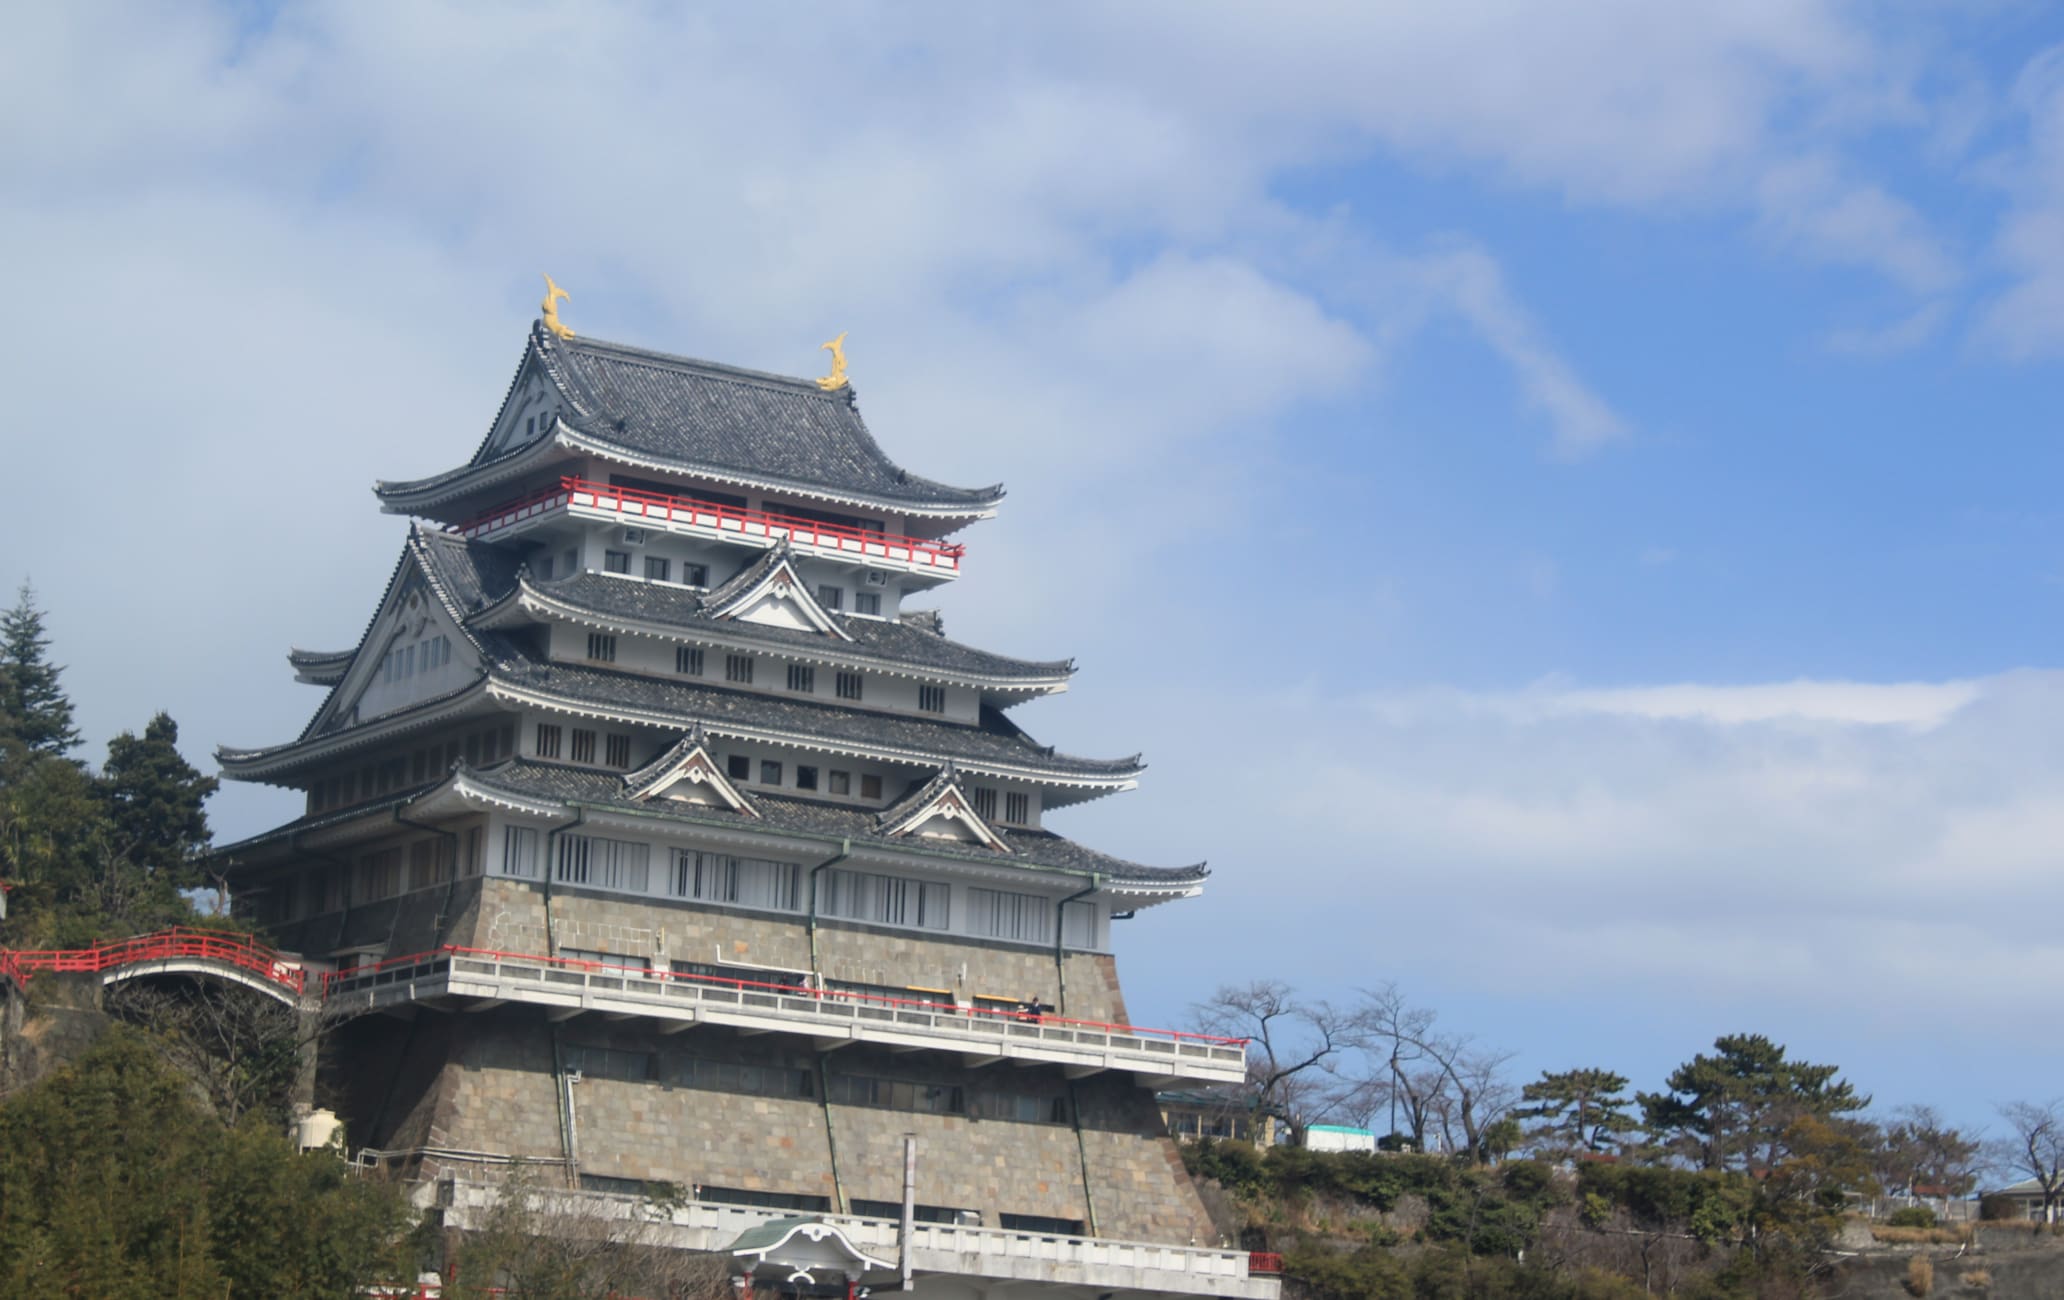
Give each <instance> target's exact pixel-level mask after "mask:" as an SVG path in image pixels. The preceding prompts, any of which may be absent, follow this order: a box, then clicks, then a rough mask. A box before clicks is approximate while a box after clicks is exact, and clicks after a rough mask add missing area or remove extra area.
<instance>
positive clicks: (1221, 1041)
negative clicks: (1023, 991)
mask: <svg viewBox="0 0 2064 1300" xmlns="http://www.w3.org/2000/svg"><path fill="white" fill-rule="evenodd" d="M451 957H472V958H478V959H481V960H485V961H494V962H520V963H523V964H524V965H528V966H538V967H545V968H550V969H559V970H571V971H581V972H584V973H587V974H611V975H619V976H625V977H633V976H634V977H636V978H639V979H649V980H671V981H675V982H678V983H687V984H702V985H709V986H712V987H717V988H728V989H733V990H736V991H740V992H747V991H750V992H758V993H770V994H777V995H780V996H784V997H803V998H810V999H812V1000H814V1001H822V1002H851V1003H858V1004H863V1005H867V1006H876V1007H888V1008H897V1009H908V1010H918V1011H927V1012H942V1013H949V1014H954V1015H962V1016H968V1017H970V1018H976V1019H983V1018H986V1019H991V1020H995V1021H1016V1022H1020V1023H1036V1024H1040V1025H1051V1026H1055V1027H1058V1028H1072V1029H1083V1030H1091V1031H1094V1032H1097V1033H1104V1034H1112V1033H1120V1034H1130V1035H1135V1036H1140V1037H1150V1038H1157V1039H1162V1040H1165V1041H1168V1042H1176V1043H1199V1044H1204V1045H1207V1046H1210V1047H1245V1046H1246V1044H1247V1040H1246V1039H1244V1038H1224V1037H1220V1036H1218V1035H1215V1034H1196V1033H1191V1032H1189V1031H1188V1030H1183V1029H1147V1028H1142V1027H1141V1026H1138V1025H1122V1024H1115V1023H1112V1022H1109V1021H1102V1020H1077V1019H1073V1018H1070V1017H1067V1016H1056V1015H1053V1014H1051V1013H1049V1012H1047V1011H1045V1010H1044V1009H1042V1010H1039V1011H1031V1010H1027V1009H1025V1008H1024V1007H1016V1008H1003V1007H984V1006H971V1007H970V1006H961V1005H959V1004H958V1003H954V1002H937V1001H929V1000H925V999H920V998H897V997H888V996H885V995H882V994H879V993H857V992H848V991H846V990H843V989H828V988H812V987H810V986H809V985H807V984H784V983H778V982H775V981H771V980H750V979H734V978H731V977H729V976H723V975H702V974H696V973H692V972H684V971H659V970H650V969H647V968H645V967H642V966H618V965H613V964H611V963H608V962H599V961H588V960H585V959H583V958H579V957H546V956H542V955H540V954H536V953H515V952H498V951H496V950H494V949H491V948H467V947H461V946H459V945H456V944H446V945H444V946H442V947H439V948H434V949H430V950H429V951H426V952H419V953H411V954H409V955H407V956H404V957H389V958H387V959H386V960H385V961H380V962H375V963H372V964H370V965H365V966H355V967H352V968H351V969H349V970H340V971H330V972H327V973H326V974H324V975H323V977H322V996H323V997H325V998H327V997H329V996H330V994H331V992H332V991H333V990H334V989H335V988H336V986H337V985H338V984H339V983H340V982H344V981H351V982H354V983H356V982H359V981H363V980H365V979H368V978H377V977H378V976H379V975H381V974H382V973H389V972H393V971H397V970H401V969H404V968H407V967H411V966H422V965H424V964H426V963H430V962H435V961H438V960H440V959H448V958H451ZM181 958H184V959H188V960H194V959H198V960H204V961H215V962H221V963H223V964H225V965H229V966H234V967H236V968H238V969H240V970H247V971H250V972H252V973H253V974H256V975H259V976H262V977H264V978H265V979H268V980H270V981H272V982H273V983H275V984H278V985H279V986H280V987H282V988H285V989H291V990H292V991H293V992H295V993H299V992H301V991H302V990H303V989H304V988H305V987H306V982H307V972H306V971H305V970H304V969H302V967H301V964H300V963H299V962H298V961H294V960H291V959H289V958H288V957H286V956H285V955H283V954H281V953H279V952H278V951H276V950H274V949H272V948H268V947H266V946H265V945H263V944H261V943H258V942H256V941H255V940H253V939H251V938H249V937H248V936H245V935H239V934H225V933H223V932H221V931H218V930H194V929H188V928H186V927H179V928H175V929H171V930H160V931H158V932H157V933H155V934H145V935H139V936H137V937H136V938H134V939H118V940H116V941H115V942H113V943H104V944H98V945H96V946H94V947H91V948H69V949H41V950H37V949H24V950H0V975H4V976H8V977H11V978H13V979H14V980H15V982H17V983H25V982H27V981H28V980H29V979H30V978H31V977H32V976H34V975H36V974H37V973H38V972H41V971H74V972H81V973H86V974H104V973H105V972H107V971H110V970H114V969H116V968H118V967H122V966H133V965H136V964H139V963H142V962H154V961H168V960H177V959H181Z"/></svg>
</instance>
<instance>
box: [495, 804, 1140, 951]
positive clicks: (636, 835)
mask: <svg viewBox="0 0 2064 1300" xmlns="http://www.w3.org/2000/svg"><path fill="white" fill-rule="evenodd" d="M563 822H564V819H559V820H553V819H541V818H529V817H523V816H516V815H511V814H506V813H496V814H494V815H493V816H492V817H490V818H489V822H488V833H487V838H486V849H485V853H486V866H487V874H489V875H492V876H499V875H502V874H503V871H502V862H503V854H504V845H505V844H506V841H507V835H508V828H509V827H511V826H527V827H531V828H534V829H536V830H537V832H538V841H537V845H538V847H537V852H538V870H539V873H540V874H539V875H538V876H536V877H526V879H542V876H543V873H545V872H548V871H549V870H550V869H551V864H550V862H549V861H547V860H546V858H547V856H548V854H547V849H546V845H545V839H546V833H547V832H548V831H550V830H551V829H552V828H553V827H554V826H557V825H561V824H563ZM578 833H579V834H584V835H600V836H603V837H605V838H608V839H620V840H631V841H637V842H642V843H645V844H648V845H650V846H651V859H650V861H651V870H650V871H649V873H648V876H649V878H650V881H651V888H650V889H648V890H646V891H645V892H644V893H642V894H635V893H630V892H627V891H613V890H603V889H596V888H593V887H591V886H579V887H578V888H580V889H582V890H584V891H586V892H590V893H596V894H608V895H611V896H614V897H623V898H634V899H644V900H646V901H648V902H650V903H651V904H652V905H653V906H654V908H655V909H656V910H655V913H654V915H653V920H652V925H653V928H654V929H658V928H659V927H661V926H663V925H664V924H665V915H664V912H663V911H659V910H657V909H661V908H665V909H672V908H692V909H695V910H698V911H707V910H711V909H710V907H709V906H708V905H706V904H702V903H699V902H696V901H694V900H690V899H681V898H676V897H674V896H673V895H672V894H670V893H669V892H668V891H669V882H670V880H671V876H672V870H673V855H674V852H675V850H677V849H695V850H699V851H702V852H709V853H726V854H731V855H734V856H738V857H767V858H773V857H776V856H777V855H775V854H773V853H770V852H764V851H761V852H755V851H753V850H750V849H741V848H740V847H739V846H738V845H737V844H735V843H719V842H717V841H715V840H712V839H710V838H709V837H708V836H707V835H706V834H701V833H699V832H698V831H697V829H696V828H693V827H686V826H683V827H677V828H676V827H668V828H654V827H653V826H652V825H651V824H650V823H640V824H635V825H634V824H629V823H625V824H615V823H612V822H611V821H610V820H609V819H608V817H607V816H606V815H599V816H598V815H593V814H591V816H590V819H589V820H588V822H587V823H585V824H584V825H583V826H582V827H581V828H580V830H579V832H578ZM835 847H836V846H833V848H834V849H835ZM828 855H829V853H828V851H827V853H821V854H815V855H810V854H788V855H780V858H781V860H784V861H790V862H794V863H797V864H798V865H800V866H803V867H806V868H807V867H812V866H815V865H817V864H818V863H820V862H822V861H824V860H825V858H826V857H827V856H828ZM840 865H841V866H842V867H844V868H846V869H849V870H853V871H862V872H867V873H870V874H874V875H889V876H900V877H903V878H905V879H908V880H918V881H924V882H927V883H931V884H944V885H946V886H947V888H948V889H949V891H950V892H951V898H950V901H949V903H948V905H947V911H948V916H949V920H950V922H951V924H950V925H948V926H947V928H945V929H943V930H936V929H928V928H919V927H917V926H883V927H882V928H885V929H905V930H908V931H909V932H910V933H912V934H925V935H934V936H941V937H949V936H958V937H961V938H979V939H981V940H982V941H983V942H985V943H999V942H1006V941H1003V940H997V939H991V938H988V937H986V936H978V935H970V934H969V933H968V930H967V928H966V927H967V919H968V916H969V915H970V907H969V904H968V891H969V890H970V889H1006V890H1010V891H1012V892H1016V893H1022V894H1033V895H1038V896H1041V897H1044V898H1046V899H1047V900H1048V901H1049V903H1050V904H1052V905H1053V906H1054V907H1056V908H1058V907H1059V905H1060V903H1061V902H1062V900H1064V899H1066V898H1067V897H1068V896H1069V895H1070V894H1073V893H1075V892H1077V890H1078V889H1080V888H1081V886H1082V885H1083V884H1084V883H1086V882H1083V881H1081V880H1078V879H1076V878H1074V877H1069V878H1067V879H1065V880H1054V881H1034V882H1027V883H1016V884H1013V883H1008V882H1003V883H1000V882H997V881H989V880H980V881H976V880H968V879H965V878H961V877H957V876H956V875H955V874H954V872H953V871H952V869H951V868H949V867H939V866H935V865H932V864H926V863H904V862H900V861H896V860H894V859H893V858H892V857H890V856H888V855H881V856H879V857H877V856H874V855H869V854H866V853H862V854H856V855H855V856H854V857H853V858H852V859H850V860H848V861H847V862H844V863H842V864H840ZM725 906H726V907H736V905H731V904H727V905H725ZM1071 906H1079V907H1082V908H1085V909H1087V910H1088V912H1089V913H1090V920H1089V924H1088V927H1087V928H1088V930H1089V932H1090V933H1089V935H1088V936H1087V942H1083V943H1076V942H1069V943H1066V944H1064V947H1065V948H1066V949H1067V950H1069V951H1076V952H1108V951H1109V950H1110V906H1109V904H1108V903H1106V902H1104V901H1102V900H1098V899H1087V900H1080V901H1079V902H1078V903H1076V904H1073V905H1071ZM736 910H739V911H754V910H758V909H753V908H744V907H736ZM807 910H808V901H807V895H805V898H804V903H803V906H802V909H801V910H799V911H797V912H774V911H768V912H767V913H766V914H767V915H770V916H801V915H804V914H805V913H806V912H807ZM1056 915H1058V913H1056ZM864 924H870V925H873V924H879V923H877V922H865V923H864ZM1069 937H1070V938H1074V937H1076V936H1072V935H1071V936H1069ZM1014 946H1017V947H1025V948H1037V949H1045V950H1051V948H1052V947H1053V942H1052V940H1051V939H1050V938H1049V939H1048V940H1047V941H1046V942H1044V943H1023V944H1016V945H1014ZM631 955H643V954H631Z"/></svg>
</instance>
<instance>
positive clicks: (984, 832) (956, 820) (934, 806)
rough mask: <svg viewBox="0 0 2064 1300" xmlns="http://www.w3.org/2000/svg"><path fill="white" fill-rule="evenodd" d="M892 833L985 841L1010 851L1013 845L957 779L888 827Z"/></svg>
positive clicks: (977, 842)
mask: <svg viewBox="0 0 2064 1300" xmlns="http://www.w3.org/2000/svg"><path fill="white" fill-rule="evenodd" d="M885 829H886V830H887V831H888V832H889V834H891V835H915V836H917V837H918V838H919V839H925V840H954V841H956V842H958V843H961V844H981V845H984V846H986V847H988V848H992V849H1001V850H1003V851H1004V852H1006V853H1008V852H1010V845H1008V844H1006V843H1005V842H1004V839H1003V837H1002V836H1001V835H998V834H997V833H996V832H995V831H994V830H991V829H990V827H989V823H987V822H985V821H983V820H982V818H981V816H980V814H978V813H976V812H975V810H974V807H973V805H971V804H969V803H968V800H967V795H965V794H964V793H962V792H961V788H960V785H959V783H958V782H957V781H954V780H951V779H947V780H945V781H944V782H943V783H942V785H941V787H940V788H939V790H938V793H937V794H935V795H933V796H932V797H931V798H930V799H928V800H926V801H925V802H924V803H923V804H922V805H920V806H919V807H918V808H916V809H915V810H914V811H912V812H911V813H910V814H909V815H908V816H905V817H902V818H901V819H900V820H898V821H897V822H895V823H894V824H893V825H890V826H888V827H886V828H885Z"/></svg>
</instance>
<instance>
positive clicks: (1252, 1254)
mask: <svg viewBox="0 0 2064 1300" xmlns="http://www.w3.org/2000/svg"><path fill="white" fill-rule="evenodd" d="M1247 1271H1248V1272H1249V1273H1281V1272H1282V1271H1283V1257H1282V1256H1281V1255H1278V1254H1277V1253H1276V1252H1274V1251H1272V1250H1250V1251H1248V1252H1247Z"/></svg>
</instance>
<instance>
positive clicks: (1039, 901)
mask: <svg viewBox="0 0 2064 1300" xmlns="http://www.w3.org/2000/svg"><path fill="white" fill-rule="evenodd" d="M967 906H968V915H967V928H968V933H969V934H977V935H984V936H986V937H988V938H991V939H1014V940H1017V941H1018V942H1020V943H1050V942H1052V941H1053V914H1054V909H1053V904H1052V903H1050V902H1048V901H1047V900H1046V899H1044V898H1041V897H1039V896H1038V895H1037V894H1014V893H1011V892H1009V891H1007V890H1002V889H969V890H968V891H967Z"/></svg>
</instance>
